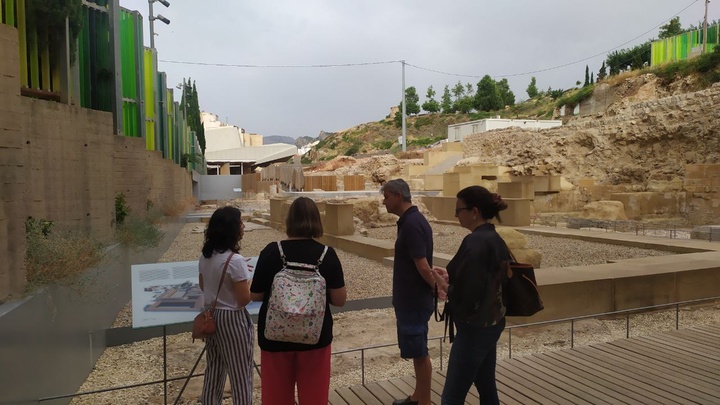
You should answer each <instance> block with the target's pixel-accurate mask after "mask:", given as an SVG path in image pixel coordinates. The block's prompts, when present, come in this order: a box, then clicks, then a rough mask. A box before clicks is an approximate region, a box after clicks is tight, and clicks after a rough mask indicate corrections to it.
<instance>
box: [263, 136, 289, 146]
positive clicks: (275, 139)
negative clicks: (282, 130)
mask: <svg viewBox="0 0 720 405" xmlns="http://www.w3.org/2000/svg"><path fill="white" fill-rule="evenodd" d="M273 143H287V144H288V145H295V138H293V137H290V136H282V135H270V136H264V137H263V144H265V145H271V144H273Z"/></svg>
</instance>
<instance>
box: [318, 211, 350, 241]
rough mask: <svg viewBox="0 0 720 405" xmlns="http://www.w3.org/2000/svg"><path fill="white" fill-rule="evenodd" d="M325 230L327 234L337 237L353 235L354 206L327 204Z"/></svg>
mask: <svg viewBox="0 0 720 405" xmlns="http://www.w3.org/2000/svg"><path fill="white" fill-rule="evenodd" d="M323 230H324V231H325V233H328V234H330V235H335V236H345V235H353V234H354V233H355V222H354V221H353V204H349V203H327V204H326V205H325V221H324V223H323Z"/></svg>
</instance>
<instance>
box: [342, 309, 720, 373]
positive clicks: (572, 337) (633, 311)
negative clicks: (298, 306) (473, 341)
mask: <svg viewBox="0 0 720 405" xmlns="http://www.w3.org/2000/svg"><path fill="white" fill-rule="evenodd" d="M712 301H720V296H716V297H709V298H701V299H695V300H687V301H678V302H673V303H668V304H658V305H651V306H646V307H639V308H632V309H626V310H620V311H612V312H603V313H599V314H592V315H584V316H576V317H569V318H562V319H553V320H548V321H539V322H531V323H525V324H520V325H509V326H506V327H505V330H506V331H507V333H508V358H512V331H513V330H515V329H521V328H528V327H536V326H547V325H553V324H561V323H567V322H569V323H570V332H569V333H570V348H574V347H575V323H576V322H578V321H582V320H587V319H595V318H601V317H608V316H620V315H624V317H625V337H626V338H629V337H630V329H631V323H630V316H631V315H633V314H637V315H640V314H645V313H647V312H650V311H655V310H658V309H663V308H675V329H676V330H677V329H679V328H680V307H681V306H688V305H696V304H700V303H704V302H712ZM435 340H437V341H439V342H440V358H439V360H440V370H442V369H443V368H444V362H443V351H444V350H443V343H444V341H445V337H444V336H434V337H429V338H428V341H435ZM393 346H397V343H387V344H380V345H372V346H365V347H358V348H354V349H347V350H340V351H337V352H333V353H332V355H333V356H335V355H341V354H349V353H355V352H360V368H361V372H360V375H361V384H362V385H365V352H366V351H368V350H375V349H381V348H386V347H393Z"/></svg>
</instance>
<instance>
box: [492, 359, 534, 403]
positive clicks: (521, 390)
mask: <svg viewBox="0 0 720 405" xmlns="http://www.w3.org/2000/svg"><path fill="white" fill-rule="evenodd" d="M498 365H500V362H498ZM495 383H496V384H502V385H505V386H507V387H512V390H513V392H516V393H518V394H519V395H520V396H523V397H525V398H528V399H530V402H527V403H534V404H539V403H540V402H539V401H538V398H537V397H538V396H537V394H535V392H534V391H532V390H530V389H528V388H526V387H525V386H523V385H519V384H516V383H515V382H514V381H513V380H511V379H509V378H507V377H506V376H505V375H504V374H502V373H498V371H497V368H496V369H495ZM508 394H509V393H508ZM513 398H517V396H513Z"/></svg>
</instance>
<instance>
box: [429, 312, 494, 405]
mask: <svg viewBox="0 0 720 405" xmlns="http://www.w3.org/2000/svg"><path fill="white" fill-rule="evenodd" d="M455 326H456V328H457V334H456V335H455V340H454V341H453V344H452V348H451V349H450V360H449V362H448V369H447V378H446V379H445V388H444V389H443V393H442V405H455V404H464V403H465V397H466V396H467V393H468V391H469V390H470V386H472V384H473V383H474V384H475V387H476V388H477V390H478V393H479V394H480V403H481V404H482V405H493V404H499V403H500V401H499V399H498V394H497V386H496V385H495V364H496V356H497V349H496V348H497V342H498V340H499V339H500V334H502V331H503V329H505V318H503V319H502V320H501V321H500V322H499V323H498V324H497V325H495V326H490V327H487V328H485V327H482V326H479V325H477V324H472V323H463V322H458V323H456V325H455Z"/></svg>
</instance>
